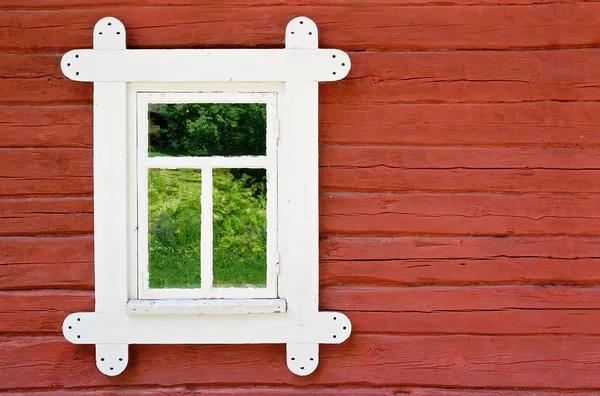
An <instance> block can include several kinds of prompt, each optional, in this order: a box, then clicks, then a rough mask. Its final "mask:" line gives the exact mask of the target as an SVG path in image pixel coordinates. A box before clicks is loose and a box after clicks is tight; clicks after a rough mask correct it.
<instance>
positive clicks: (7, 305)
mask: <svg viewBox="0 0 600 396" xmlns="http://www.w3.org/2000/svg"><path fill="white" fill-rule="evenodd" d="M108 15H112V16H115V17H117V18H119V19H121V20H122V21H123V22H124V23H125V25H126V27H127V29H128V46H129V47H132V48H159V47H167V48H187V47H199V48H205V47H221V46H225V47H282V46H283V37H284V28H285V25H286V24H287V22H288V21H289V20H290V19H291V18H292V17H295V16H298V15H305V16H308V17H310V18H313V19H314V20H315V22H316V23H317V24H318V26H319V28H320V37H321V40H320V41H321V44H322V45H323V46H328V47H336V48H341V49H343V50H345V51H348V52H349V53H350V56H351V58H352V62H353V66H352V71H351V73H350V75H349V76H348V78H346V79H345V80H342V81H340V82H336V83H328V84H324V85H322V88H321V96H320V98H321V132H320V136H321V160H320V161H321V191H322V196H321V205H322V206H321V233H322V234H321V284H322V288H321V298H322V303H321V308H322V309H324V310H327V309H331V310H334V309H335V310H342V311H344V312H346V313H347V314H348V315H349V316H350V317H351V319H352V321H353V324H354V333H353V335H352V337H351V338H350V340H348V341H347V342H346V343H344V344H342V345H335V346H323V347H322V349H321V351H322V357H321V363H320V367H319V369H318V371H317V372H316V373H315V374H313V375H311V376H309V377H306V378H300V377H296V376H294V375H293V374H291V373H290V372H289V371H288V369H287V368H286V366H285V352H284V347H283V346H281V345H258V346H133V347H132V348H131V355H132V357H131V361H130V365H129V367H128V368H127V370H126V371H125V373H123V374H122V375H120V376H118V377H116V378H109V377H105V376H103V375H102V374H100V373H99V372H98V371H97V370H96V368H95V365H94V352H93V347H91V346H75V345H71V344H69V343H68V342H67V341H65V340H64V339H63V337H62V335H61V332H60V328H61V323H62V320H63V319H64V318H65V316H66V315H67V314H68V313H71V312H73V311H79V310H92V309H93V299H94V298H93V263H92V248H93V246H92V245H93V238H92V233H93V227H92V198H91V194H92V150H91V144H92V127H91V120H92V107H91V100H92V86H91V84H85V83H76V82H72V81H69V80H67V79H66V78H65V77H64V76H63V75H62V74H61V72H60V69H59V60H60V57H61V55H62V54H63V53H64V52H66V51H67V50H70V49H72V48H82V47H83V48H89V47H91V34H92V29H93V26H94V23H95V22H96V21H97V20H98V19H99V18H101V17H104V16H108ZM599 47H600V2H597V1H589V2H585V1H583V0H582V1H576V0H556V1H554V0H506V1H502V0H444V1H437V0H373V1H366V0H310V1H287V2H286V1H283V0H250V1H244V0H206V1H200V0H0V77H1V78H0V147H1V148H0V195H1V198H0V392H8V394H11V395H13V394H29V393H30V392H31V394H38V395H39V394H43V395H49V396H63V395H71V396H80V395H84V394H85V395H115V394H117V392H118V391H119V390H121V389H126V392H124V394H126V395H147V396H150V395H162V394H173V395H192V394H198V393H199V394H203V395H224V394H234V395H238V396H248V395H254V396H257V395H263V394H264V395H271V396H284V395H290V394H294V395H296V394H297V395H300V394H302V395H304V394H307V395H331V396H333V395H342V394H344V395H364V396H367V395H381V396H383V395H389V396H391V395H401V396H475V395H485V396H496V395H502V396H517V395H526V396H542V395H548V396H555V395H557V392H563V391H572V390H581V391H583V393H582V394H583V395H586V396H591V395H595V396H598V395H600V102H599V100H600V49H599ZM35 392H38V393H35Z"/></svg>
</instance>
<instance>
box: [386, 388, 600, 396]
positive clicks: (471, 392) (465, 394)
mask: <svg viewBox="0 0 600 396" xmlns="http://www.w3.org/2000/svg"><path fill="white" fill-rule="evenodd" d="M598 394H600V392H598V391H579V392H577V396H596V395H598ZM403 395H410V396H509V395H513V396H565V394H564V393H563V392H557V391H552V390H550V391H549V390H527V389H433V388H405V389H402V390H397V391H396V393H395V396H403Z"/></svg>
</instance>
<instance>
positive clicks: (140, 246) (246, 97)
mask: <svg viewBox="0 0 600 396" xmlns="http://www.w3.org/2000/svg"><path fill="white" fill-rule="evenodd" d="M129 96H130V98H131V99H132V100H134V101H135V104H134V103H131V105H130V107H129V108H132V107H133V106H134V105H135V107H134V108H136V109H137V172H136V173H137V174H136V176H137V216H138V218H137V222H136V224H137V225H138V230H137V234H138V237H137V247H136V246H131V247H130V248H131V251H136V250H137V253H138V257H137V268H138V274H137V277H136V278H137V287H136V289H137V290H136V291H137V293H135V292H134V293H131V297H132V298H133V297H137V299H140V300H161V299H162V300H166V299H190V300H193V299H211V298H213V299H214V298H226V299H257V298H260V299H276V298H277V274H278V272H279V269H278V262H277V255H278V254H277V131H278V125H277V124H278V118H277V93H276V92H241V91H232V92H226V91H221V92H215V91H206V90H204V91H191V92H190V91H187V92H162V91H161V92H153V91H146V92H144V91H138V90H135V91H134V92H132V93H130V95H129ZM150 103H152V104H161V103H162V104H175V103H264V104H265V106H266V114H267V123H266V124H267V125H266V131H265V133H266V153H265V155H262V156H247V157H218V156H211V157H148V105H149V104H150ZM132 127H133V126H132ZM178 168H179V169H181V168H189V169H201V170H202V176H201V177H202V191H201V195H200V196H201V234H200V235H201V236H200V252H201V256H200V263H198V265H199V268H200V279H201V284H200V285H199V287H198V288H162V289H157V288H154V289H152V288H150V287H149V269H148V171H149V170H150V169H178ZM217 168H256V169H265V170H266V173H267V208H266V211H267V224H266V226H267V257H266V259H267V269H266V270H267V274H266V287H264V288H263V287H260V288H259V287H255V288H251V287H244V288H241V287H214V286H213V257H212V253H213V243H212V242H213V238H212V236H213V235H212V232H213V200H212V195H213V183H212V171H213V169H217ZM132 178H133V177H132ZM263 302H264V304H265V305H271V304H272V305H273V312H280V311H281V310H282V308H281V307H282V305H281V304H283V302H282V301H280V300H277V301H271V300H266V301H263ZM219 303H220V304H221V306H223V305H222V302H219ZM135 304H137V305H139V304H140V303H135ZM187 304H191V302H188V303H187ZM202 304H203V305H204V306H207V304H208V303H207V302H202ZM248 304H250V305H251V306H253V307H254V306H256V302H248ZM208 305H209V304H208ZM232 305H233V306H236V312H239V311H240V302H237V301H236V302H235V303H233V304H232Z"/></svg>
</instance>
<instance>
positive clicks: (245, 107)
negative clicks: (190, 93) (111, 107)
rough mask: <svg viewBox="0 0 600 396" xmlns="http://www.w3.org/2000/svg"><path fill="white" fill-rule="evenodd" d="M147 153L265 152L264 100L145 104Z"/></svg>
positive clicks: (200, 155) (191, 154)
mask: <svg viewBox="0 0 600 396" xmlns="http://www.w3.org/2000/svg"><path fill="white" fill-rule="evenodd" d="M148 111H149V114H148V120H149V125H148V135H149V136H148V156H150V157H154V156H193V157H209V156H243V155H266V136H267V121H266V119H267V107H266V105H265V104H264V103H183V104H149V105H148Z"/></svg>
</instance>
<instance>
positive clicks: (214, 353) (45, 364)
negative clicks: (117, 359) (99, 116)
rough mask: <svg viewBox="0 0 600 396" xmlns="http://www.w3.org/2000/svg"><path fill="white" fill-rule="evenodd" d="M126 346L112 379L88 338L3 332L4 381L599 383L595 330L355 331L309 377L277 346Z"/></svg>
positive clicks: (29, 384)
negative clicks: (291, 366)
mask: <svg viewBox="0 0 600 396" xmlns="http://www.w3.org/2000/svg"><path fill="white" fill-rule="evenodd" d="M130 354H131V357H130V362H131V364H130V365H129V367H128V369H127V370H126V371H125V372H124V373H123V374H122V375H120V376H119V377H117V378H116V379H115V378H111V377H107V376H104V375H102V374H101V373H99V372H98V371H97V370H96V369H95V367H94V365H95V363H94V348H93V347H92V346H86V345H72V344H69V343H68V342H67V341H65V340H64V339H63V338H62V337H56V338H51V337H38V338H36V337H26V338H5V337H2V338H0V372H2V373H3V378H4V380H3V381H2V382H1V383H0V389H3V390H10V389H15V388H17V389H22V388H27V389H36V388H37V389H50V388H53V387H55V386H56V384H60V386H62V387H65V388H77V387H86V389H89V390H91V389H93V388H98V387H102V386H111V385H117V384H118V386H119V387H132V386H145V385H148V384H152V385H153V386H182V385H185V386H192V385H194V384H202V385H205V384H206V385H217V384H219V385H228V384H231V385H234V384H240V385H243V384H248V383H252V384H254V385H259V386H260V385H267V384H277V385H280V386H282V385H286V384H289V385H294V386H311V385H312V386H314V385H320V386H325V385H345V386H350V385H359V386H365V385H367V384H368V385H371V386H414V385H421V386H433V387H488V388H513V387H522V388H544V389H548V388H555V389H564V390H568V389H594V388H598V387H600V377H599V376H598V375H597V372H598V369H600V358H599V356H600V337H592V336H517V337H515V336H507V337H498V336H459V335H454V336H396V335H374V334H372V335H361V334H356V335H353V336H352V337H350V339H349V340H348V341H346V342H345V343H343V344H341V345H323V346H321V359H320V363H319V370H318V371H317V372H315V373H314V374H313V375H311V376H308V377H298V376H295V375H294V374H292V373H290V372H289V370H288V369H287V367H286V366H285V359H282V356H285V352H284V346H283V345H226V346H223V345H134V346H131V347H130ZM257 363H258V364H257ZM31 366H35V367H36V369H35V370H31ZM175 368H176V369H175ZM165 372H169V373H170V375H164V373H165ZM24 373H26V375H25V374H24ZM115 381H116V382H115Z"/></svg>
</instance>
